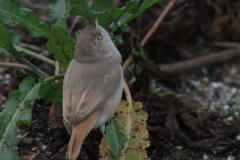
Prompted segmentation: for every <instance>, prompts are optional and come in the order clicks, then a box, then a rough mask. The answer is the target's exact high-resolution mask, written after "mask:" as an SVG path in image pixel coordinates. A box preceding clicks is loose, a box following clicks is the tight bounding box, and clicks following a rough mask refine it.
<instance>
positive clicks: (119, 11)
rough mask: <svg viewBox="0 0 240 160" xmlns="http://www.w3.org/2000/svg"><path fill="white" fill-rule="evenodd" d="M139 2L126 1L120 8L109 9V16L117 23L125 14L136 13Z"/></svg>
mask: <svg viewBox="0 0 240 160" xmlns="http://www.w3.org/2000/svg"><path fill="white" fill-rule="evenodd" d="M139 6H140V4H139V1H128V2H126V4H125V6H123V7H122V8H116V7H114V6H112V7H111V8H110V9H109V14H110V15H111V16H112V18H113V20H114V21H115V22H117V21H118V20H119V19H120V18H121V17H122V16H123V15H124V14H125V13H129V14H130V13H131V14H133V13H136V12H137V11H138V9H139Z"/></svg>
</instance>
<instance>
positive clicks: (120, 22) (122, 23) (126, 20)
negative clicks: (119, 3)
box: [118, 0, 163, 27]
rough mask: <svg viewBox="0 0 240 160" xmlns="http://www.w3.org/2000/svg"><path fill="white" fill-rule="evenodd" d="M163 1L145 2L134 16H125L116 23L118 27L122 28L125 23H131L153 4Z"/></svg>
mask: <svg viewBox="0 0 240 160" xmlns="http://www.w3.org/2000/svg"><path fill="white" fill-rule="evenodd" d="M161 1H163V0H145V1H144V3H143V4H142V6H141V7H140V8H139V10H138V12H136V13H134V14H131V15H130V14H129V15H125V16H123V17H122V18H121V19H120V20H119V22H118V26H119V27H120V26H122V25H124V24H126V23H127V22H129V21H131V20H132V19H133V18H135V17H137V16H138V15H140V14H141V13H142V12H144V11H145V10H146V9H148V8H149V7H151V6H152V5H153V4H155V3H157V2H161Z"/></svg>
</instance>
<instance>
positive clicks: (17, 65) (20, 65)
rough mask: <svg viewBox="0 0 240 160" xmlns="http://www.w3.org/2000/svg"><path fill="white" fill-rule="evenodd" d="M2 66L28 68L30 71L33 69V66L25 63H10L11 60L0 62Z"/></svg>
mask: <svg viewBox="0 0 240 160" xmlns="http://www.w3.org/2000/svg"><path fill="white" fill-rule="evenodd" d="M0 66H1V67H10V68H18V69H26V70H29V71H33V70H32V69H31V68H29V67H28V66H26V65H24V64H17V63H9V62H0Z"/></svg>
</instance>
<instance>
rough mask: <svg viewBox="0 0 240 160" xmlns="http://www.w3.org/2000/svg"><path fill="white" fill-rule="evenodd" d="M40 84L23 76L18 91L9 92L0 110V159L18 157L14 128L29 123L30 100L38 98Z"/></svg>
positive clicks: (5, 159) (12, 159)
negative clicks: (3, 106)
mask: <svg viewBox="0 0 240 160" xmlns="http://www.w3.org/2000/svg"><path fill="white" fill-rule="evenodd" d="M39 87H40V84H36V83H35V79H34V78H32V77H28V78H25V79H24V80H23V81H22V83H21V84H20V86H19V91H18V90H14V91H12V92H10V94H9V97H8V100H7V101H6V103H5V105H6V107H5V108H4V109H3V111H2V112H0V155H1V159H2V160H15V159H20V157H19V156H18V152H17V135H16V129H17V127H18V125H20V124H26V125H29V124H30V123H31V112H32V111H31V108H30V107H29V104H30V102H31V101H35V100H36V99H39V98H40V97H39V96H38V89H39Z"/></svg>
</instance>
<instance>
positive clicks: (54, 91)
mask: <svg viewBox="0 0 240 160" xmlns="http://www.w3.org/2000/svg"><path fill="white" fill-rule="evenodd" d="M38 95H39V96H40V97H41V98H42V99H45V100H47V101H53V102H62V98H63V85H62V84H48V83H44V82H42V83H41V87H40V89H39V91H38Z"/></svg>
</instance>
